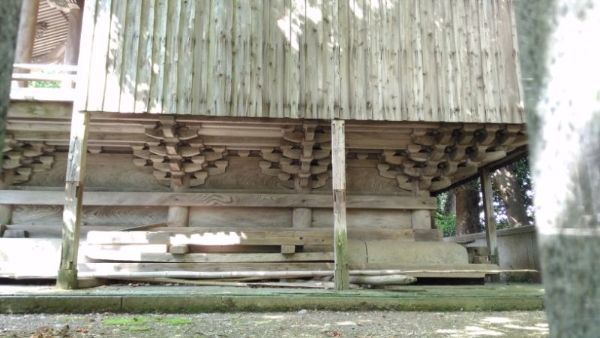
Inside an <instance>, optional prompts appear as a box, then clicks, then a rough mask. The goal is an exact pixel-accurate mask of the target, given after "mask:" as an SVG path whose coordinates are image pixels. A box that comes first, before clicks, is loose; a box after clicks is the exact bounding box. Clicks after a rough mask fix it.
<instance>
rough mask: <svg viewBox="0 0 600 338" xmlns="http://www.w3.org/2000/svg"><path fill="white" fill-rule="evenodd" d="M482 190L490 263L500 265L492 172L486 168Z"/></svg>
mask: <svg viewBox="0 0 600 338" xmlns="http://www.w3.org/2000/svg"><path fill="white" fill-rule="evenodd" d="M480 178H481V190H482V195H483V212H484V224H485V238H486V241H487V246H488V249H489V250H490V261H491V262H492V263H496V264H497V263H498V237H497V236H498V235H497V233H496V221H495V220H494V207H493V205H492V193H493V191H492V179H491V172H490V171H489V170H487V169H486V168H483V169H481V170H480Z"/></svg>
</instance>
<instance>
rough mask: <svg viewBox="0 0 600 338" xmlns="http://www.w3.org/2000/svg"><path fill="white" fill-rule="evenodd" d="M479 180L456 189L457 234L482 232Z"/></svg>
mask: <svg viewBox="0 0 600 338" xmlns="http://www.w3.org/2000/svg"><path fill="white" fill-rule="evenodd" d="M479 192H480V189H479V182H478V181H477V179H475V180H473V181H470V182H467V183H465V184H463V185H461V186H460V187H457V188H456V189H454V196H455V198H456V235H458V236H460V235H466V234H473V233H477V232H481V230H482V229H481V223H480V220H479V214H480V212H481V210H480V208H479Z"/></svg>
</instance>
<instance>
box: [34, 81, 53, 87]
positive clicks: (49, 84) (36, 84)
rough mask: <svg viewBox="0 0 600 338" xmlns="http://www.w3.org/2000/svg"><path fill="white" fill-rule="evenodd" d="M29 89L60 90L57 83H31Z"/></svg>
mask: <svg viewBox="0 0 600 338" xmlns="http://www.w3.org/2000/svg"><path fill="white" fill-rule="evenodd" d="M29 87H32V88H60V85H59V83H58V82H57V81H31V82H29Z"/></svg>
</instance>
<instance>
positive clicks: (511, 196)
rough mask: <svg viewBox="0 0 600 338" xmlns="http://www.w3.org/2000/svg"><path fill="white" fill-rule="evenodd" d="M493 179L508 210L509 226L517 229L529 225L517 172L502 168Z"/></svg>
mask: <svg viewBox="0 0 600 338" xmlns="http://www.w3.org/2000/svg"><path fill="white" fill-rule="evenodd" d="M493 178H494V183H495V185H496V188H497V192H498V194H499V195H500V198H501V199H502V202H504V206H505V208H506V216H507V218H508V225H509V226H510V227H515V226H521V225H526V224H528V223H529V220H528V218H527V209H526V207H527V206H526V205H525V201H524V200H523V194H522V191H521V187H520V186H519V183H518V182H517V176H516V173H515V171H514V170H512V169H511V168H509V167H505V168H501V169H498V171H497V172H496V173H494V176H493Z"/></svg>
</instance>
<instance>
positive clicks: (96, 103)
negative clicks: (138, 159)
mask: <svg viewBox="0 0 600 338" xmlns="http://www.w3.org/2000/svg"><path fill="white" fill-rule="evenodd" d="M96 1H97V2H98V4H99V8H101V9H102V10H100V11H98V13H97V19H96V22H97V25H96V27H95V38H94V41H93V43H92V48H93V50H92V64H93V72H92V74H93V75H92V76H93V83H92V84H91V85H90V89H89V92H88V95H89V96H90V97H89V99H88V104H87V109H88V110H89V111H106V112H124V113H132V112H137V113H141V112H150V113H164V114H193V115H205V116H234V117H273V118H319V119H330V118H332V117H335V116H336V115H338V114H339V117H340V118H343V119H356V120H393V121H447V122H491V123H524V119H523V113H522V107H521V92H520V84H519V70H518V64H517V62H518V61H517V60H518V58H517V52H518V51H517V50H516V48H515V46H516V44H515V41H516V31H515V29H514V16H513V1H514V0H481V1H472V0H387V1H346V0H335V1H317V0H301V1H296V0H262V1H253V0H232V1H216V0H206V1H184V0H122V1H115V0H112V1H111V0H96Z"/></svg>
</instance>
